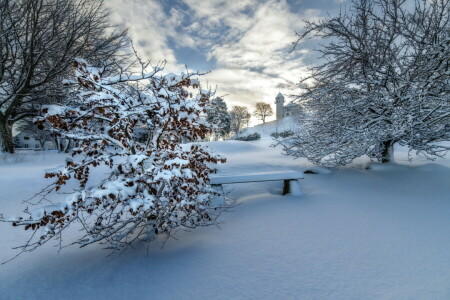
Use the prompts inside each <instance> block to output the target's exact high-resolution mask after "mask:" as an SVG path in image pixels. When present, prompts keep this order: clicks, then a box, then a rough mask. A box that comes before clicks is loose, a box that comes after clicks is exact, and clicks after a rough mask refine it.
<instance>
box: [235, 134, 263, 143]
mask: <svg viewBox="0 0 450 300" xmlns="http://www.w3.org/2000/svg"><path fill="white" fill-rule="evenodd" d="M260 138H261V135H260V134H259V133H257V132H255V133H251V134H249V135H245V136H239V137H236V138H235V140H237V141H246V142H249V141H257V140H259V139H260Z"/></svg>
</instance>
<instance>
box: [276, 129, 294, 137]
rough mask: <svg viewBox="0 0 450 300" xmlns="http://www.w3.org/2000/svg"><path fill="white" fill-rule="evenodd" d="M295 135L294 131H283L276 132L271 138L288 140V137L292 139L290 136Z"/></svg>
mask: <svg viewBox="0 0 450 300" xmlns="http://www.w3.org/2000/svg"><path fill="white" fill-rule="evenodd" d="M294 134H295V132H294V131H292V130H285V131H281V132H274V133H272V134H271V136H272V137H273V138H276V139H278V138H280V137H281V138H287V137H290V136H292V135H294Z"/></svg>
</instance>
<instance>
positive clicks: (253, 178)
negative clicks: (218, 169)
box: [210, 171, 304, 195]
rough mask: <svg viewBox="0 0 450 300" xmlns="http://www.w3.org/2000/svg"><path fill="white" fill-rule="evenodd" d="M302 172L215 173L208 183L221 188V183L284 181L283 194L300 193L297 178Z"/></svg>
mask: <svg viewBox="0 0 450 300" xmlns="http://www.w3.org/2000/svg"><path fill="white" fill-rule="evenodd" d="M303 178H304V175H303V172H295V171H284V172H270V173H249V174H239V175H231V174H230V175H216V176H212V177H211V178H210V184H211V185H212V186H213V187H215V188H217V189H220V190H222V184H233V183H247V182H261V181H281V180H283V181H284V187H283V195H286V194H291V195H301V194H302V192H301V188H300V184H299V183H298V179H303Z"/></svg>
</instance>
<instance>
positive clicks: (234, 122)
mask: <svg viewBox="0 0 450 300" xmlns="http://www.w3.org/2000/svg"><path fill="white" fill-rule="evenodd" d="M230 117H231V131H233V132H234V133H235V134H236V135H237V134H239V132H240V131H241V130H242V129H243V128H244V126H247V127H248V122H249V121H250V117H251V114H250V113H249V112H248V108H247V107H245V106H238V105H236V106H233V108H232V109H231V112H230Z"/></svg>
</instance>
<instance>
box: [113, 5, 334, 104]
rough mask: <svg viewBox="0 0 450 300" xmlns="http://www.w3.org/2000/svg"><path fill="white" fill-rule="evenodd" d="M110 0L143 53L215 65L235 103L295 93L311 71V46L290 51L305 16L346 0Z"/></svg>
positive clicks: (214, 76) (213, 82)
mask: <svg viewBox="0 0 450 300" xmlns="http://www.w3.org/2000/svg"><path fill="white" fill-rule="evenodd" d="M330 2H332V1H325V0H316V1H302V0H297V1H295V0H292V1H286V0H267V1H262V0H241V1H227V0H208V1H198V0H174V1H164V0H153V1H148V0H131V1H130V0H110V1H108V2H107V5H108V6H109V7H110V8H111V10H112V13H113V14H112V17H113V19H114V20H113V21H115V22H118V23H122V24H125V25H126V26H128V27H129V28H130V31H131V34H132V37H133V40H134V44H135V47H136V48H137V50H138V52H139V53H140V54H141V56H143V57H145V58H149V59H152V61H153V62H157V61H160V60H164V59H165V60H167V61H168V64H167V69H168V70H181V69H183V68H184V66H185V65H187V66H188V67H189V68H190V69H195V70H201V71H211V72H210V73H209V74H207V75H206V76H205V78H203V82H205V80H207V82H208V84H209V85H210V86H212V87H216V86H217V94H218V95H227V96H226V97H225V99H226V101H227V103H228V104H229V106H231V105H246V106H248V107H249V108H251V110H253V107H254V105H255V103H256V102H258V101H264V102H267V103H271V104H273V102H274V98H275V96H276V94H277V93H278V92H279V91H280V92H282V93H284V94H287V95H288V94H292V93H295V90H296V88H297V87H296V83H298V81H299V79H300V78H301V77H302V76H304V75H305V74H306V72H307V65H306V63H305V60H304V58H305V57H307V55H308V54H309V53H310V51H311V49H310V48H308V46H305V47H301V48H300V49H298V50H296V51H294V52H293V53H290V50H291V47H292V42H293V41H295V39H296V36H295V32H298V31H301V28H302V26H303V22H302V20H304V19H311V18H318V17H320V16H322V15H323V14H324V12H325V9H326V8H330V7H334V8H336V7H338V6H339V5H341V4H337V3H338V2H339V3H340V2H343V1H342V0H339V1H336V0H335V1H333V2H332V3H330Z"/></svg>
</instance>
